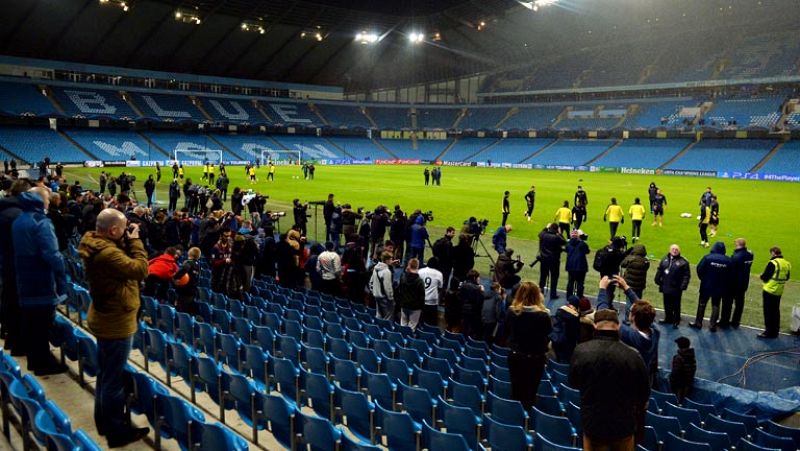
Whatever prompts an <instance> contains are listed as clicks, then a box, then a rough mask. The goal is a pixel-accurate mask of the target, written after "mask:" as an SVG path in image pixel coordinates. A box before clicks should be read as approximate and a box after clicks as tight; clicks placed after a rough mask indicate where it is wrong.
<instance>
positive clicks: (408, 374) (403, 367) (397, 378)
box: [370, 358, 414, 384]
mask: <svg viewBox="0 0 800 451" xmlns="http://www.w3.org/2000/svg"><path fill="white" fill-rule="evenodd" d="M383 369H384V371H385V372H386V374H387V375H388V376H389V377H390V378H392V382H395V383H397V382H401V383H403V384H410V383H411V381H412V379H413V377H414V369H413V368H410V367H409V366H408V365H407V364H406V362H405V361H403V360H400V359H390V358H384V359H383ZM370 371H371V370H370Z"/></svg>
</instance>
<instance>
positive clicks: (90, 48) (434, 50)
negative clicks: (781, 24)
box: [0, 0, 800, 91]
mask: <svg viewBox="0 0 800 451" xmlns="http://www.w3.org/2000/svg"><path fill="white" fill-rule="evenodd" d="M123 1H126V5H128V6H129V10H128V12H124V11H123V10H122V8H121V7H120V3H121V2H123ZM559 5H561V6H558V7H552V8H548V9H547V11H540V12H539V13H533V12H532V11H529V10H527V9H526V8H525V7H524V6H521V4H520V2H518V1H516V0H350V1H347V0H313V1H309V0H271V1H266V0H105V1H101V0H39V1H31V0H3V1H0V53H3V54H7V55H14V56H23V57H34V58H45V59H53V60H65V61H73V62H79V63H91V64H100V65H111V66H120V67H131V68H139V69H152V70H162V71H170V72H182V73H192V74H200V75H216V76H228V77H239V78H250V79H260V80H274V81H285V82H295V83H314V84H329V85H337V86H342V87H344V88H345V89H346V90H349V91H355V90H365V89H374V88H377V87H393V86H400V85H408V84H412V83H418V82H426V81H434V80H443V79H448V78H454V77H458V76H462V75H466V74H471V73H476V72H481V71H490V70H495V69H498V68H502V67H506V66H509V65H513V64H520V63H524V62H525V61H531V60H535V59H539V58H543V57H544V58H546V57H547V56H549V55H553V54H557V53H559V52H565V51H573V52H574V51H576V50H580V49H585V48H593V46H599V45H607V43H609V42H614V41H615V40H616V41H617V42H619V41H622V40H628V41H632V40H634V39H635V38H636V37H637V36H640V35H642V34H643V33H662V34H663V35H664V37H665V38H667V39H668V38H669V36H670V34H674V33H679V32H680V30H681V29H686V28H693V29H702V30H705V29H707V30H708V31H709V32H713V30H714V29H715V27H717V26H719V25H720V24H724V23H727V22H730V21H732V20H758V19H759V18H760V19H761V20H765V27H769V26H772V25H771V22H769V21H766V19H767V18H769V19H775V18H780V19H781V20H793V19H792V16H794V17H795V18H796V17H797V16H798V11H800V8H797V1H796V0H737V1H733V0H704V1H702V2H697V1H695V0H604V1H594V0H592V1H590V0H560V3H559ZM177 11H183V12H184V13H185V15H196V17H197V18H198V19H202V24H195V23H191V22H187V21H181V20H176V18H175V15H176V12H177ZM621 12H624V14H622V13H621ZM768 16H769V17H768ZM243 22H248V23H253V24H256V25H257V26H258V27H263V29H264V32H263V34H261V33H258V32H256V33H253V32H244V31H243V30H242V24H243ZM481 22H484V23H485V25H484V26H483V27H479V24H480V23H481ZM728 29H729V28H728ZM360 31H367V32H374V33H376V34H377V35H379V36H382V37H383V38H384V39H381V40H380V42H377V43H376V44H374V45H362V44H360V43H359V42H357V41H356V40H355V39H354V38H355V35H356V33H358V32H360ZM304 32H305V34H306V36H305V38H302V37H301V35H302V34H303V33H304ZM417 32H421V33H424V35H425V42H424V43H423V44H420V45H411V44H410V43H409V42H408V39H407V37H408V34H409V33H417ZM437 32H438V33H440V36H441V40H440V41H437V40H435V39H434V38H433V36H434V34H435V33H437ZM317 33H319V34H320V36H321V37H322V38H323V39H321V40H317V39H316V38H315V35H316V34H317ZM734 38H736V37H735V36H732V39H734Z"/></svg>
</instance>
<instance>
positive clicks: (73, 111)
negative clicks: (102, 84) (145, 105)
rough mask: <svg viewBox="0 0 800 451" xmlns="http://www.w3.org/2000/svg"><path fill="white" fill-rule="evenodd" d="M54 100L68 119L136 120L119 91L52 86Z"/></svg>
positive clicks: (134, 114) (135, 115)
mask: <svg viewBox="0 0 800 451" xmlns="http://www.w3.org/2000/svg"><path fill="white" fill-rule="evenodd" d="M50 90H51V92H52V93H53V98H54V99H55V101H56V102H58V104H59V105H60V106H61V108H62V109H63V110H64V115H66V116H68V117H85V118H90V119H94V118H113V119H136V118H138V117H139V115H138V114H136V113H135V112H134V111H133V110H132V109H131V107H130V106H129V105H128V103H127V102H125V101H124V100H122V97H121V96H120V93H119V91H112V90H107V89H85V88H64V87H61V86H51V87H50Z"/></svg>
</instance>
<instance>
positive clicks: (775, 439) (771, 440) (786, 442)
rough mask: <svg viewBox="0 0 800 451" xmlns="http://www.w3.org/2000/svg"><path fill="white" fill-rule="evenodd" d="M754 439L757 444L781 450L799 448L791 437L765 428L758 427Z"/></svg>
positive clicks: (786, 450)
mask: <svg viewBox="0 0 800 451" xmlns="http://www.w3.org/2000/svg"><path fill="white" fill-rule="evenodd" d="M753 439H754V440H755V443H756V445H759V446H763V447H765V448H777V449H780V450H781V451H796V450H797V446H795V443H794V440H793V439H792V438H791V437H781V436H779V435H773V434H770V433H769V432H766V431H764V430H763V429H756V430H755V433H754V436H753Z"/></svg>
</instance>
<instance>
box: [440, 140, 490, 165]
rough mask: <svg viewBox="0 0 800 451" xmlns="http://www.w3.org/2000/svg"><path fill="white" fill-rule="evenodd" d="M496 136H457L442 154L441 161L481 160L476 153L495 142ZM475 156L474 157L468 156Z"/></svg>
mask: <svg viewBox="0 0 800 451" xmlns="http://www.w3.org/2000/svg"><path fill="white" fill-rule="evenodd" d="M497 141H498V139H496V138H458V139H457V140H456V142H455V143H454V144H453V145H452V146H451V147H450V149H448V150H447V152H445V153H444V155H442V160H443V161H483V159H482V158H481V157H480V156H478V155H476V154H478V152H481V151H483V150H484V149H486V148H487V147H489V146H492V145H494V144H495V143H497ZM472 156H475V158H477V160H476V159H474V158H470V157H472Z"/></svg>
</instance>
